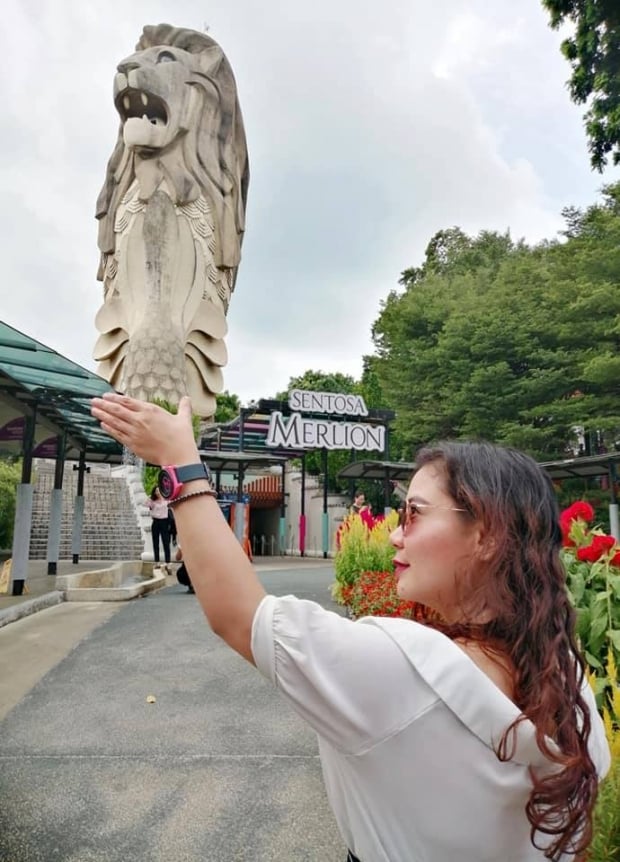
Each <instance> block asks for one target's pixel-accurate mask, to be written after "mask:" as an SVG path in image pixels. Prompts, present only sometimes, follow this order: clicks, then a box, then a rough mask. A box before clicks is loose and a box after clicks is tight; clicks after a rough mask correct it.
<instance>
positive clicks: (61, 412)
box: [0, 321, 123, 463]
mask: <svg viewBox="0 0 620 862" xmlns="http://www.w3.org/2000/svg"><path fill="white" fill-rule="evenodd" d="M110 391H112V387H111V386H110V384H109V383H108V382H107V381H106V380H104V379H103V378H102V377H99V376H98V375H97V374H94V373H93V372H92V371H87V370H86V369H85V368H82V366H81V365H77V364H76V363H75V362H72V361H71V360H70V359H67V358H66V357H65V356H62V355H61V354H60V353H57V352H56V351H55V350H52V349H51V348H49V347H46V346H45V345H44V344H41V342H39V341H36V340H35V339H34V338H30V336H28V335H25V334H24V333H23V332H19V331H18V330H17V329H14V328H13V327H12V326H9V325H8V324H7V323H4V322H2V321H0V453H5V454H14V455H20V454H22V452H23V447H24V432H25V425H26V421H25V420H26V417H28V416H33V415H34V417H35V429H34V450H33V453H32V454H33V455H34V457H40V458H56V457H57V454H58V453H57V448H58V447H57V438H58V437H59V436H65V458H66V459H67V460H70V461H73V460H77V459H78V458H79V457H80V454H81V453H82V452H83V453H84V455H85V458H86V460H88V461H105V462H112V463H119V462H121V461H122V458H123V448H122V446H120V444H118V443H117V442H116V441H115V440H113V439H112V438H111V437H109V436H108V435H107V434H106V433H105V432H104V431H102V430H101V428H100V427H99V423H98V422H97V420H96V419H94V418H93V417H92V416H91V415H90V400H91V398H93V397H94V396H96V395H102V394H103V393H104V392H110Z"/></svg>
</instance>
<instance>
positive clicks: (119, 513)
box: [30, 460, 144, 560]
mask: <svg viewBox="0 0 620 862" xmlns="http://www.w3.org/2000/svg"><path fill="white" fill-rule="evenodd" d="M33 482H34V497H33V509H32V532H31V537H30V559H31V560H44V559H46V558H47V538H48V528H49V516H50V513H49V506H50V499H51V492H52V490H53V488H54V462H53V461H44V460H37V461H35V462H34V469H33ZM62 490H63V495H62V525H61V530H60V553H59V559H60V560H70V559H71V558H72V553H71V534H72V530H73V506H74V501H75V495H76V491H77V471H74V470H73V465H72V464H67V465H66V466H65V470H64V475H63V483H62ZM143 549H144V543H143V539H142V532H141V529H140V525H139V521H138V516H137V513H136V510H135V508H134V505H133V502H132V499H131V495H130V492H129V488H128V485H127V482H126V481H125V478H124V477H123V476H122V475H121V476H116V475H113V474H112V472H111V470H110V468H109V466H108V465H97V464H93V465H91V472H90V473H87V474H86V475H85V476H84V520H83V528H82V547H81V550H80V559H81V560H139V559H140V556H141V554H142V551H143Z"/></svg>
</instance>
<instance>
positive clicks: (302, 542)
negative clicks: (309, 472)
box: [299, 453, 306, 557]
mask: <svg viewBox="0 0 620 862" xmlns="http://www.w3.org/2000/svg"><path fill="white" fill-rule="evenodd" d="M300 503H301V505H300V515H299V553H300V556H302V557H303V556H305V554H306V455H305V453H304V454H303V455H302V456H301V500H300Z"/></svg>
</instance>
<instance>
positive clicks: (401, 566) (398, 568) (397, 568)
mask: <svg viewBox="0 0 620 862" xmlns="http://www.w3.org/2000/svg"><path fill="white" fill-rule="evenodd" d="M393 562H394V577H395V578H396V580H398V579H399V578H400V576H401V575H402V573H403V572H404V571H405V569H408V568H409V565H408V563H401V562H400V560H394V561H393Z"/></svg>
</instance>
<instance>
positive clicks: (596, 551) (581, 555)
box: [577, 536, 616, 563]
mask: <svg viewBox="0 0 620 862" xmlns="http://www.w3.org/2000/svg"><path fill="white" fill-rule="evenodd" d="M615 544H616V540H615V539H614V537H613V536H593V537H592V542H591V544H589V545H588V546H587V547H585V548H579V549H578V550H577V559H578V560H581V562H582V563H596V561H597V560H600V558H601V557H603V556H604V555H605V554H606V553H607V552H608V551H610V550H611V549H612V548H613V547H614V546H615Z"/></svg>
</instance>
